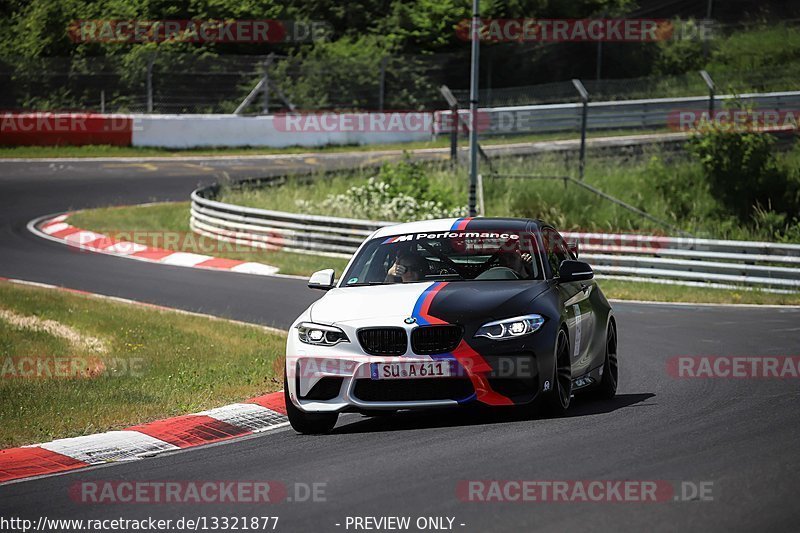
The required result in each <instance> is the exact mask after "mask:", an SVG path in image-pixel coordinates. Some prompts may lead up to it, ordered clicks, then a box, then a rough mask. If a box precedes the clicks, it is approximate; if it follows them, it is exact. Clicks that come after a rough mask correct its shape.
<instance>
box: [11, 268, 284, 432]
mask: <svg viewBox="0 0 800 533" xmlns="http://www.w3.org/2000/svg"><path fill="white" fill-rule="evenodd" d="M0 310H3V311H4V314H3V316H0V361H2V375H0V404H2V406H3V408H2V409H0V447H9V446H19V445H24V444H31V443H36V442H45V441H50V440H53V439H56V438H62V437H74V436H79V435H85V434H90V433H96V432H101V431H108V430H112V429H121V428H125V427H128V426H130V425H134V424H138V423H143V422H149V421H152V420H156V419H160V418H164V417H169V416H175V415H181V414H186V413H190V412H197V411H200V410H204V409H208V408H211V407H216V406H220V405H225V404H228V403H232V402H236V401H241V400H243V399H246V398H250V397H253V396H257V395H259V394H264V393H268V392H272V391H276V390H279V389H280V388H281V383H280V379H281V366H282V361H283V357H282V354H283V350H284V342H285V341H284V337H283V336H282V335H280V334H277V333H271V332H267V331H265V330H263V329H261V328H258V327H257V326H252V327H251V326H247V325H243V324H234V323H231V322H226V321H223V320H213V319H211V318H205V317H197V316H189V315H185V314H181V313H177V312H172V311H166V310H157V309H150V308H144V307H139V306H135V305H131V304H124V303H120V302H111V301H107V300H102V299H98V298H93V297H90V296H83V295H77V294H71V293H66V292H63V291H54V290H49V289H43V288H36V287H26V286H20V285H14V284H12V283H9V282H0ZM9 314H11V315H14V316H16V317H25V318H26V320H27V321H28V322H33V323H41V322H43V321H44V320H48V321H55V322H57V323H58V324H59V325H60V326H61V327H64V329H69V330H70V331H72V332H74V333H75V334H76V335H79V336H85V337H86V338H95V339H99V340H100V341H101V342H102V344H103V346H104V349H103V350H102V351H99V352H98V351H97V350H93V349H92V347H91V346H87V345H85V344H81V343H76V342H70V340H68V338H65V336H64V335H63V334H59V332H58V330H53V328H35V327H31V326H30V324H28V325H27V326H26V325H21V324H19V323H15V322H14V321H9V320H8V315H9ZM17 322H19V320H18V321H17ZM50 324H52V323H50ZM57 358H58V359H57ZM64 358H65V359H64ZM65 361H66V362H67V363H65ZM73 361H74V362H76V364H79V365H80V364H82V363H83V362H86V361H90V362H93V363H92V367H93V368H94V369H97V368H101V369H104V370H103V371H102V372H99V373H97V372H88V373H85V372H81V373H78V375H77V376H76V374H75V373H73V372H71V370H70V371H66V372H61V371H53V372H51V374H48V373H47V371H46V370H44V369H46V368H51V369H57V368H61V367H59V366H55V367H53V366H50V367H48V366H47V365H54V364H55V365H61V364H68V365H69V366H70V368H71V365H72V362H73ZM31 364H34V365H37V366H36V367H35V368H38V369H40V370H37V371H36V372H35V374H40V377H30V376H29V377H22V376H20V374H21V373H24V372H30V371H31V368H34V367H31V366H30V365H31Z"/></svg>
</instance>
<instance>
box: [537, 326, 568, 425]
mask: <svg viewBox="0 0 800 533" xmlns="http://www.w3.org/2000/svg"><path fill="white" fill-rule="evenodd" d="M571 399H572V363H571V361H570V350H569V338H568V337H567V332H566V331H564V330H563V329H560V330H558V336H557V337H556V346H555V364H554V365H553V386H552V390H551V391H550V392H549V393H547V394H546V395H545V396H544V405H543V407H544V412H545V414H546V415H548V416H551V417H557V416H563V415H564V414H566V412H567V410H568V409H569V404H570V401H571Z"/></svg>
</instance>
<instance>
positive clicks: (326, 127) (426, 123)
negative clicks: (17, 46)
mask: <svg viewBox="0 0 800 533" xmlns="http://www.w3.org/2000/svg"><path fill="white" fill-rule="evenodd" d="M733 98H734V96H732V95H721V96H718V97H717V99H718V100H719V101H718V102H717V108H718V109H719V108H721V107H722V106H723V102H724V101H725V100H727V99H733ZM735 98H736V99H737V100H738V101H740V102H742V103H744V104H745V105H748V106H752V107H753V108H754V109H758V110H775V111H783V112H787V111H793V112H797V111H798V110H800V91H793V92H775V93H759V94H743V95H740V96H737V97H735ZM707 109H708V97H705V96H696V97H684V98H658V99H652V100H623V101H610V102H590V103H589V113H588V121H587V128H588V129H589V130H611V129H615V130H624V129H631V130H637V129H647V128H649V129H653V128H667V127H673V128H675V129H680V124H676V117H678V114H679V113H680V112H681V111H692V112H702V111H705V110H707ZM464 113H466V111H464ZM298 116H299V117H302V118H300V119H298V118H297V117H298ZM450 116H451V112H450V111H436V112H434V113H425V112H392V113H366V112H365V113H344V114H341V113H321V114H314V113H312V114H305V115H270V116H253V117H249V116H237V115H155V114H151V115H138V114H137V115H99V114H91V113H2V114H0V145H6V146H20V145H37V144H38V145H43V144H45V145H59V144H61V145H64V144H69V145H80V144H113V145H119V146H131V145H132V146H147V147H162V148H193V147H209V146H232V147H235V146H265V147H274V148H280V147H288V146H305V147H319V146H325V145H358V144H385V143H404V142H415V141H429V140H431V139H432V138H433V137H435V136H436V135H439V134H444V133H447V132H449V131H450V128H451V126H452V125H451V119H450ZM387 117H391V119H394V120H396V121H397V122H392V120H390V119H389V118H387ZM381 118H383V119H386V120H385V121H384V122H381V121H380V120H378V122H373V119H381ZM580 121H581V104H577V103H576V104H553V105H535V106H515V107H495V108H482V109H480V110H479V117H478V128H479V129H480V133H481V135H501V134H502V135H513V134H521V133H552V132H567V131H575V132H577V131H579V129H580ZM376 124H378V126H376ZM665 138H667V137H665Z"/></svg>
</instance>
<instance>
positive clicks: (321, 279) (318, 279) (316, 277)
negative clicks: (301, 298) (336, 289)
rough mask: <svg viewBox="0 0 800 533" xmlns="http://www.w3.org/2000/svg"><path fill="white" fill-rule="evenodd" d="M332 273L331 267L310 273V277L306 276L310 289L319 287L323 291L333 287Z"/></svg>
mask: <svg viewBox="0 0 800 533" xmlns="http://www.w3.org/2000/svg"><path fill="white" fill-rule="evenodd" d="M334 275H335V272H334V270H333V269H332V268H326V269H325V270H319V271H317V272H314V273H313V274H311V277H310V278H308V286H309V288H311V289H320V290H323V291H328V290H331V289H332V288H333V278H334Z"/></svg>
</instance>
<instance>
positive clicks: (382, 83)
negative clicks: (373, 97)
mask: <svg viewBox="0 0 800 533" xmlns="http://www.w3.org/2000/svg"><path fill="white" fill-rule="evenodd" d="M388 60H389V58H388V57H387V56H383V57H382V58H381V70H380V74H379V75H378V110H379V111H380V112H383V99H384V96H385V95H386V63H387V61H388Z"/></svg>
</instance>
